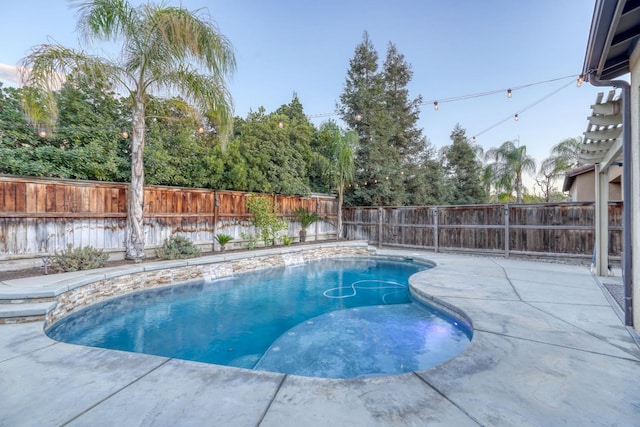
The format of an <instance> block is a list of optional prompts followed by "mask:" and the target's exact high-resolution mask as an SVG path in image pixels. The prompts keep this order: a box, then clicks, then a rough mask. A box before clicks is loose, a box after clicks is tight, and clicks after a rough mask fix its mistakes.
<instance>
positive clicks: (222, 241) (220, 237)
mask: <svg viewBox="0 0 640 427" xmlns="http://www.w3.org/2000/svg"><path fill="white" fill-rule="evenodd" d="M215 239H216V242H218V244H219V245H220V252H224V251H225V249H226V244H227V243H229V242H230V241H232V240H233V237H231V236H229V235H228V234H216V236H215Z"/></svg>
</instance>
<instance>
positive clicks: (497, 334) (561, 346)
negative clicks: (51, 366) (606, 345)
mask: <svg viewBox="0 0 640 427" xmlns="http://www.w3.org/2000/svg"><path fill="white" fill-rule="evenodd" d="M474 331H479V332H484V333H487V334H491V335H496V336H500V337H504V338H512V339H514V340H520V341H527V342H530V343H534V344H543V345H549V346H552V347H558V348H564V349H567V350H575V351H580V352H583V353H589V354H596V355H598V356H605V357H612V358H614V359H619V360H627V361H630V362H635V363H640V358H638V357H635V356H634V355H630V357H621V356H616V355H613V354H607V353H601V352H598V351H592V350H587V349H584V348H578V347H572V346H568V345H562V344H555V343H552V342H546V341H539V340H533V339H531V338H523V337H517V336H515V335H508V334H503V333H500V332H494V331H488V330H484V329H479V328H475V329H474ZM613 347H614V348H616V349H617V350H622V349H620V348H618V347H615V346H613ZM625 353H626V352H625Z"/></svg>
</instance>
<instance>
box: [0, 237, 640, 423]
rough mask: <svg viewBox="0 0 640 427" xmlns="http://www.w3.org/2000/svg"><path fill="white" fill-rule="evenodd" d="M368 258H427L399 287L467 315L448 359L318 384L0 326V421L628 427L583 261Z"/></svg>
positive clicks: (616, 322)
mask: <svg viewBox="0 0 640 427" xmlns="http://www.w3.org/2000/svg"><path fill="white" fill-rule="evenodd" d="M379 253H382V254H394V255H405V256H420V257H425V258H428V259H431V260H433V261H435V262H437V264H438V265H437V266H436V267H435V268H433V269H431V270H427V271H424V272H421V273H418V274H417V275H415V276H413V278H412V285H413V286H414V287H415V288H416V289H417V290H419V291H421V292H425V293H427V294H430V295H433V296H436V297H438V298H441V299H442V300H444V301H446V302H447V303H449V304H453V305H455V306H457V307H458V308H460V309H461V310H463V311H464V312H465V313H466V314H467V315H468V316H469V317H470V318H471V320H472V321H473V326H474V335H473V340H472V343H471V344H470V346H469V347H468V348H467V349H466V350H465V351H464V352H463V353H462V354H461V355H459V356H458V357H456V358H454V359H453V360H451V361H449V362H447V363H445V364H443V365H440V366H438V367H435V368H432V369H428V370H424V371H419V372H414V373H410V374H404V375H398V376H388V377H377V378H366V379H355V380H327V379H318V378H307V377H298V376H293V375H284V374H277V373H270V372H258V371H250V370H243V369H236V368H229V367H224V366H217V365H208V364H203V363H197V362H188V361H183V360H177V359H170V358H165V357H157V356H149V355H144V354H136V353H127V352H121V351H115V350H105V349H98V348H88V347H82V346H77V345H71V344H65V343H60V342H56V341H53V340H51V339H49V338H48V337H47V336H46V335H45V334H44V332H43V324H42V322H33V323H26V324H14V325H1V326H0V425H2V426H58V425H71V426H115V425H117V426H138V425H145V426H146V425H153V426H204V425H207V426H257V425H260V426H305V427H311V426H332V427H337V426H455V427H463V426H478V425H483V426H545V427H546V426H561V425H566V426H603V425H611V426H633V425H640V348H639V346H638V341H637V339H638V337H637V335H636V334H635V333H634V332H633V331H632V330H631V329H629V328H626V327H625V326H623V323H622V322H621V320H620V318H619V316H618V311H619V307H618V306H617V305H616V303H615V301H614V300H613V299H612V298H610V297H609V295H608V293H607V291H606V290H605V288H604V287H603V286H602V285H601V284H600V282H599V280H598V279H597V278H595V277H593V276H592V275H591V274H590V272H589V269H588V266H575V265H564V264H554V263H539V262H527V261H520V260H512V259H502V258H487V257H476V256H465V255H451V254H435V253H431V252H422V251H410V250H403V251H400V250H382V251H379ZM66 278H68V277H65V278H64V279H65V280H66ZM76 279H77V276H76ZM606 279H607V280H606V281H607V282H608V283H612V282H615V280H616V279H615V278H606ZM603 280H604V278H603ZM63 282H64V280H62V281H61V278H60V276H58V277H57V278H56V277H55V276H47V278H46V279H42V278H33V279H30V280H26V279H22V280H20V281H12V282H5V283H4V284H3V285H1V286H0V291H1V290H2V289H3V288H4V289H8V288H14V289H15V288H16V287H21V288H24V289H25V290H27V291H28V290H29V289H35V290H38V291H39V292H42V291H43V290H46V288H47V286H50V287H55V286H60V284H61V283H63ZM617 310H618V311H617Z"/></svg>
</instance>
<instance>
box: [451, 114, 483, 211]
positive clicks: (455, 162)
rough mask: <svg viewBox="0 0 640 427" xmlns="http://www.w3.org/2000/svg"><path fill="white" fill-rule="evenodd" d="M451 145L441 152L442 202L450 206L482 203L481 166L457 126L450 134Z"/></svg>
mask: <svg viewBox="0 0 640 427" xmlns="http://www.w3.org/2000/svg"><path fill="white" fill-rule="evenodd" d="M450 138H451V145H449V146H446V147H444V149H443V150H442V155H443V160H444V168H445V170H446V182H447V184H446V185H447V191H446V194H445V197H444V202H445V203H447V204H451V205H465V204H476V203H483V202H484V201H485V194H484V189H483V188H482V173H483V172H482V164H481V162H480V161H479V160H478V159H477V156H476V152H477V150H476V149H475V148H474V147H473V145H472V144H471V143H470V142H469V139H468V138H467V136H466V131H465V130H464V129H463V128H462V127H460V125H459V124H457V125H456V126H455V128H454V129H453V131H452V132H451V137H450Z"/></svg>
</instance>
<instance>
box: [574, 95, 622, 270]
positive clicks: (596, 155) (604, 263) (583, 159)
mask: <svg viewBox="0 0 640 427" xmlns="http://www.w3.org/2000/svg"><path fill="white" fill-rule="evenodd" d="M591 111H592V113H591V116H589V118H588V120H589V124H588V125H587V130H586V131H585V132H584V139H583V142H582V152H581V154H580V163H583V164H594V165H595V177H596V182H595V194H596V227H595V229H596V244H595V252H596V254H595V255H596V256H595V268H596V274H597V275H598V276H606V275H607V273H608V267H609V261H608V254H609V233H608V229H609V226H608V224H609V210H608V201H609V191H608V190H609V183H608V177H609V166H611V165H612V164H614V163H620V162H622V139H621V138H620V136H621V135H622V114H621V100H620V96H619V95H616V91H615V90H611V91H609V93H608V94H607V96H606V97H605V95H604V93H603V92H600V93H598V96H597V97H596V102H595V103H594V104H593V105H592V106H591Z"/></svg>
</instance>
